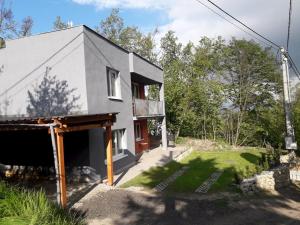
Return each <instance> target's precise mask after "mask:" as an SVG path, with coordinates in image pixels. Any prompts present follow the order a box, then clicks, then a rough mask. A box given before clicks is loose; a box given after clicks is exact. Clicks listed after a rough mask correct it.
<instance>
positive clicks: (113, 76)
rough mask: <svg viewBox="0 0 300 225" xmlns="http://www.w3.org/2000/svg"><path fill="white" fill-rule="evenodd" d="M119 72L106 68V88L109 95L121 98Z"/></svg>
mask: <svg viewBox="0 0 300 225" xmlns="http://www.w3.org/2000/svg"><path fill="white" fill-rule="evenodd" d="M120 83H121V82H120V72H119V71H117V70H114V69H111V68H107V89H108V96H109V97H116V98H121V85H120Z"/></svg>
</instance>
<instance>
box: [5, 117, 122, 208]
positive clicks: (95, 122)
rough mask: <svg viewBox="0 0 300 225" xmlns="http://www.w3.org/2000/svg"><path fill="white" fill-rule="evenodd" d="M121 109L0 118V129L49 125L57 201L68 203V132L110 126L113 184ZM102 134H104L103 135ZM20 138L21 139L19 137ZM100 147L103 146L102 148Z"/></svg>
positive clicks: (110, 181) (108, 140)
mask: <svg viewBox="0 0 300 225" xmlns="http://www.w3.org/2000/svg"><path fill="white" fill-rule="evenodd" d="M116 114H117V113H106V114H93V115H72V116H53V117H48V118H46V117H39V118H17V119H9V120H5V121H0V132H7V131H10V132H12V131H30V130H45V129H48V133H49V138H50V137H51V141H52V148H53V157H54V164H55V171H56V180H57V182H56V184H57V201H58V203H59V204H60V205H61V206H62V207H66V205H67V192H66V175H65V159H64V134H65V133H67V132H75V131H83V130H89V129H94V128H104V127H105V128H106V156H107V179H108V184H109V185H113V160H112V131H111V126H112V125H113V123H114V122H116ZM99 138H101V137H99ZM16 141H17V140H16ZM99 151H100V149H99Z"/></svg>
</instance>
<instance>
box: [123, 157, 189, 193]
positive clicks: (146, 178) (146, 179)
mask: <svg viewBox="0 0 300 225" xmlns="http://www.w3.org/2000/svg"><path fill="white" fill-rule="evenodd" d="M182 166H183V165H182V164H181V163H177V162H175V161H171V162H170V163H168V164H167V165H165V166H163V167H160V166H159V167H152V168H151V169H150V170H148V171H145V172H143V173H142V174H140V175H138V176H136V177H135V178H133V179H131V180H130V181H128V182H126V183H125V184H123V185H121V187H123V188H126V187H131V186H143V187H146V188H153V187H155V186H156V185H157V184H159V183H160V182H161V181H162V180H164V179H166V178H167V177H169V176H170V175H172V174H173V173H174V172H175V171H177V170H179V169H180V168H181V167H182Z"/></svg>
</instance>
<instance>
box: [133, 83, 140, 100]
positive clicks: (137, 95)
mask: <svg viewBox="0 0 300 225" xmlns="http://www.w3.org/2000/svg"><path fill="white" fill-rule="evenodd" d="M132 98H140V86H139V85H138V84H137V83H132Z"/></svg>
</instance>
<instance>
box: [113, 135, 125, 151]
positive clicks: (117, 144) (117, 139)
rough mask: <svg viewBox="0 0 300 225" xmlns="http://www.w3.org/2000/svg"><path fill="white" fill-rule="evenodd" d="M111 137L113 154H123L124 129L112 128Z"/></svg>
mask: <svg viewBox="0 0 300 225" xmlns="http://www.w3.org/2000/svg"><path fill="white" fill-rule="evenodd" d="M112 139H113V141H112V149H113V155H114V156H116V155H123V154H124V149H126V137H125V129H119V130H113V131H112Z"/></svg>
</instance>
